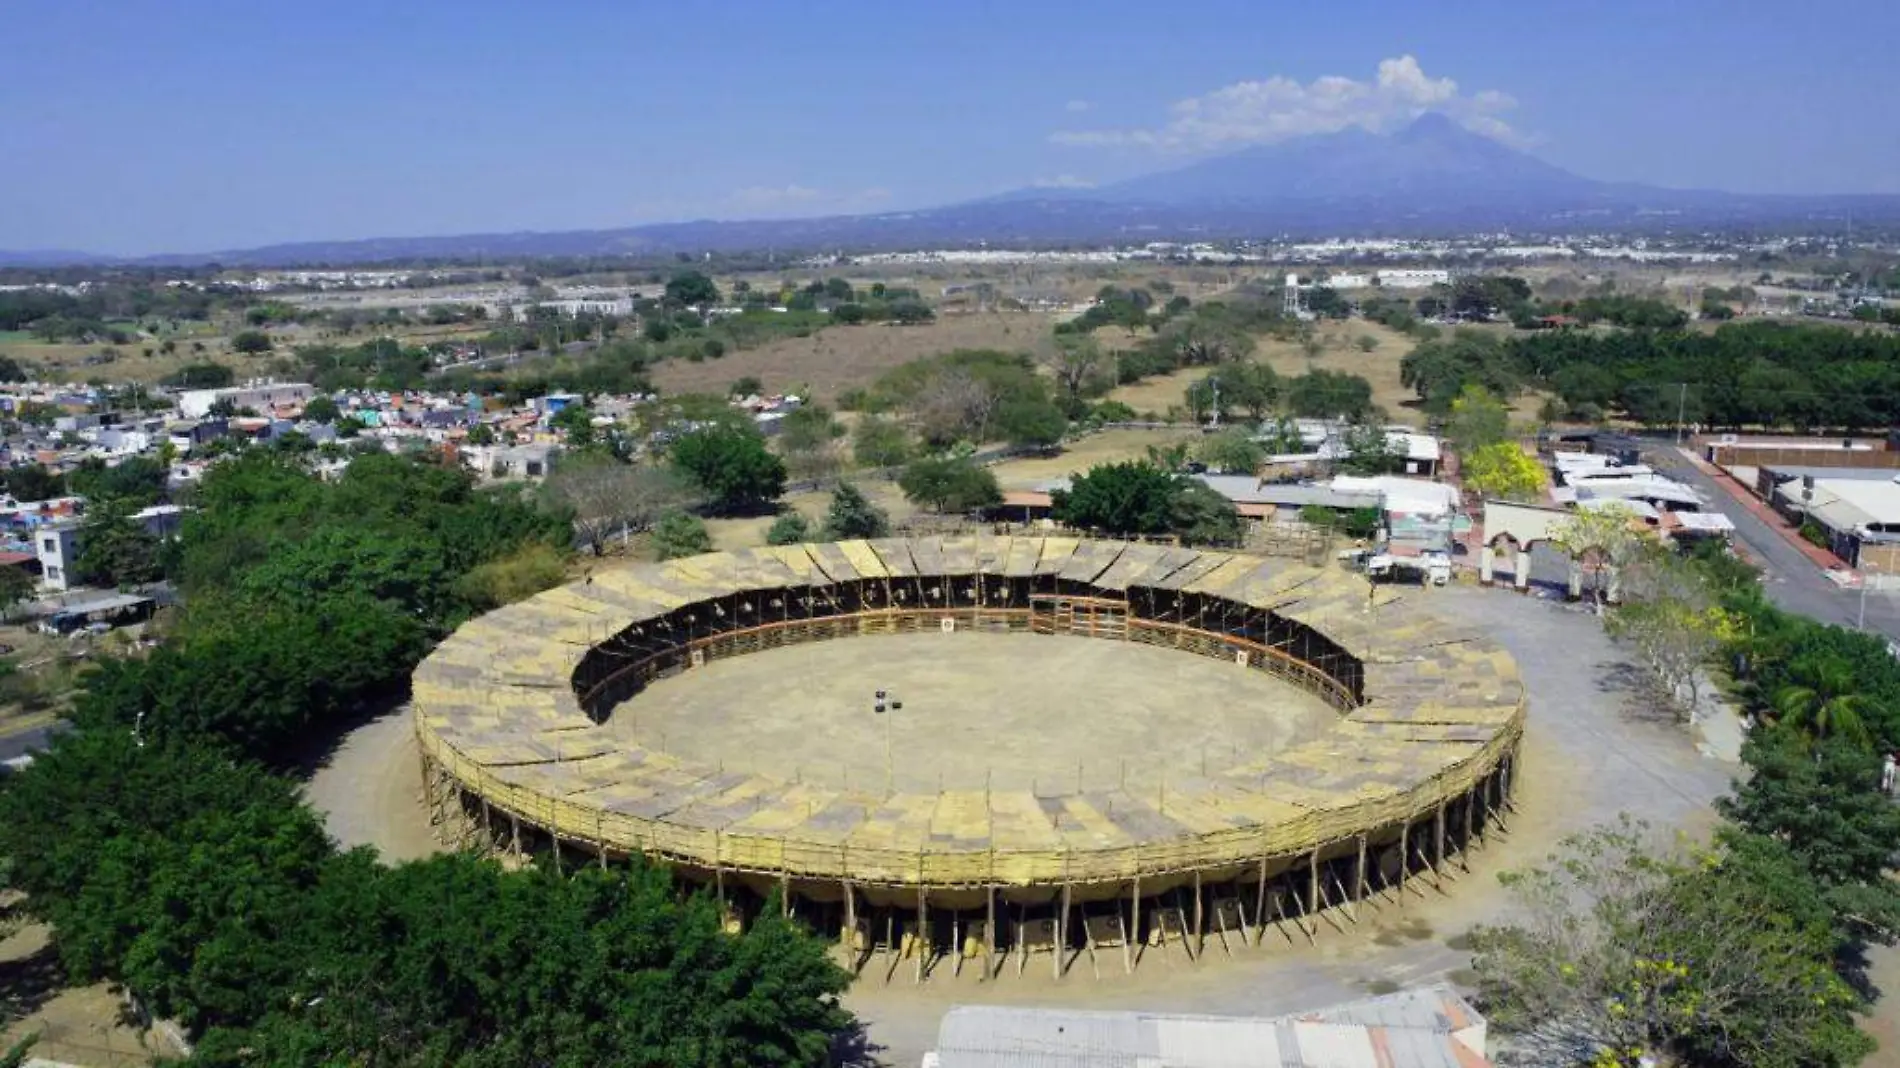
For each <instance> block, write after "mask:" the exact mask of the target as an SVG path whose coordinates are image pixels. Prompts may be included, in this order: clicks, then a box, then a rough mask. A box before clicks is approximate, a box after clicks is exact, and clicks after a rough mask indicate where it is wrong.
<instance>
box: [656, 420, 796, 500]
mask: <svg viewBox="0 0 1900 1068" xmlns="http://www.w3.org/2000/svg"><path fill="white" fill-rule="evenodd" d="M670 452H671V456H672V462H673V466H674V467H675V468H676V469H677V470H679V471H680V472H681V473H682V474H683V475H685V476H686V477H687V478H688V479H690V480H691V481H692V482H693V484H695V485H696V486H698V487H699V488H700V489H701V490H702V491H704V493H705V494H706V496H707V497H708V498H709V501H710V506H711V507H712V508H713V509H714V510H715V511H717V512H720V513H722V514H733V513H755V512H759V511H762V510H764V509H765V508H766V507H767V506H768V505H770V503H771V502H772V501H775V500H777V499H778V497H779V495H780V494H782V493H784V492H785V464H784V462H783V461H781V460H780V459H779V458H778V457H776V456H774V455H772V453H771V452H770V451H768V450H767V449H766V447H765V439H764V438H762V437H760V436H759V434H758V432H757V431H755V430H753V429H751V428H750V427H737V426H715V427H708V428H705V429H702V430H696V431H694V432H692V433H691V434H687V435H686V436H685V437H682V438H680V439H679V440H678V441H676V442H674V443H673V446H672V449H671V450H670Z"/></svg>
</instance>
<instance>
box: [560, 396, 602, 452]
mask: <svg viewBox="0 0 1900 1068" xmlns="http://www.w3.org/2000/svg"><path fill="white" fill-rule="evenodd" d="M548 426H549V427H550V428H552V429H555V430H559V431H561V433H562V434H563V435H564V436H565V437H566V439H567V446H568V448H570V449H586V448H590V447H592V446H593V445H594V444H595V443H596V442H597V441H598V440H599V438H598V436H597V433H596V431H595V430H594V412H593V409H591V408H589V407H587V406H586V405H584V404H569V405H568V406H566V407H565V408H562V409H561V410H560V411H558V412H555V413H554V414H553V415H551V416H549V417H548Z"/></svg>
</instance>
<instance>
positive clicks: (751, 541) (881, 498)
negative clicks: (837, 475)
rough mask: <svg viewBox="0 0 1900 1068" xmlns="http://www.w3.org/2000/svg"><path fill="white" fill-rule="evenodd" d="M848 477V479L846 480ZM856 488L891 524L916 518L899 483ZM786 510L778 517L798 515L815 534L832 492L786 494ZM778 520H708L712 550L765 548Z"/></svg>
mask: <svg viewBox="0 0 1900 1068" xmlns="http://www.w3.org/2000/svg"><path fill="white" fill-rule="evenodd" d="M847 477H848V476H847ZM850 481H851V482H852V484H853V485H855V486H857V487H858V489H859V490H861V491H863V493H864V496H865V498H866V499H867V500H869V501H870V502H871V503H872V504H874V505H876V506H877V507H879V508H882V509H883V510H884V514H885V515H887V516H889V517H890V520H891V522H892V523H901V522H903V521H904V520H906V519H908V518H910V517H911V516H913V515H916V514H917V509H916V508H914V507H912V505H911V503H910V502H909V501H907V500H905V499H904V491H903V490H900V489H898V488H897V483H895V482H889V481H886V480H885V479H882V478H861V477H860V478H851V479H850ZM779 500H780V503H781V504H782V505H783V506H784V508H783V510H782V511H781V512H780V513H779V514H780V515H783V514H784V513H785V512H786V511H791V512H797V513H798V514H799V515H802V516H804V517H805V519H806V521H807V522H809V523H810V524H811V525H812V529H814V530H816V529H817V528H818V527H819V526H820V525H822V524H823V523H824V521H825V513H826V512H827V511H829V510H830V508H831V491H830V490H829V489H823V490H807V491H804V492H800V493H787V494H786V495H785V496H784V497H782V498H780V499H779ZM777 519H778V516H776V515H765V516H742V517H739V518H736V519H708V520H707V521H706V531H707V533H709V534H711V535H712V540H713V548H714V549H717V550H720V551H722V552H723V551H730V550H733V549H749V548H752V547H754V546H759V545H764V544H765V533H766V531H768V530H770V529H772V524H773V523H774V522H776V521H777Z"/></svg>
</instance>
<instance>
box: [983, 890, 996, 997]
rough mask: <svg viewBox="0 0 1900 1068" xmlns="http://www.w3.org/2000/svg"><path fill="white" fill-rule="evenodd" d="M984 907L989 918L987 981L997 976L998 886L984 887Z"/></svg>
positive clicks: (985, 951) (985, 953)
mask: <svg viewBox="0 0 1900 1068" xmlns="http://www.w3.org/2000/svg"><path fill="white" fill-rule="evenodd" d="M983 908H984V910H985V912H986V914H987V917H988V918H987V919H986V920H985V921H984V923H983V978H984V979H985V980H986V981H987V980H990V979H994V978H996V968H995V959H994V958H995V957H996V887H995V885H993V884H992V885H989V886H985V887H984V888H983Z"/></svg>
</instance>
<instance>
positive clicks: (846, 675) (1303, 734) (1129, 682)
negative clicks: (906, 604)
mask: <svg viewBox="0 0 1900 1068" xmlns="http://www.w3.org/2000/svg"><path fill="white" fill-rule="evenodd" d="M879 690H883V691H885V692H886V693H887V694H888V695H889V697H890V699H891V700H894V701H900V702H902V705H903V707H902V708H901V709H896V710H887V711H885V712H884V713H883V714H881V715H880V714H878V713H877V712H875V711H874V710H873V708H872V704H873V702H874V694H875V693H876V692H877V691H879ZM1332 719H1333V712H1332V710H1331V709H1330V708H1329V707H1328V706H1327V705H1326V704H1325V703H1324V702H1322V701H1320V700H1319V699H1318V698H1317V697H1315V696H1313V695H1311V694H1309V693H1307V692H1306V691H1304V690H1301V689H1299V688H1298V687H1296V686H1293V685H1292V684H1290V683H1286V682H1282V681H1280V680H1279V679H1276V678H1274V677H1273V676H1271V675H1268V674H1266V673H1265V672H1261V671H1252V670H1248V669H1245V668H1241V667H1238V666H1235V665H1233V664H1228V663H1224V662H1221V661H1215V660H1210V659H1207V658H1205V657H1197V656H1193V655H1191V654H1185V653H1181V652H1178V651H1175V650H1169V649H1160V648H1155V647H1153V646H1147V645H1140V644H1133V643H1123V642H1109V641H1102V640H1100V639H1091V638H1078V637H1068V636H1063V637H1053V636H1046V635H1045V636H1036V635H1004V634H961V633H959V634H935V633H932V634H901V635H886V636H878V637H867V638H862V639H859V640H856V641H838V642H816V643H811V644H805V645H797V646H789V647H785V648H780V649H771V650H767V651H765V652H761V653H756V654H753V655H751V656H742V657H736V658H733V659H729V660H719V661H715V662H713V663H711V664H708V665H707V666H706V667H705V668H703V669H701V670H698V671H690V672H687V673H685V674H683V675H680V676H677V677H675V678H670V679H664V680H662V681H659V682H656V683H654V684H653V685H652V686H651V687H649V688H648V689H647V690H646V691H645V692H643V693H641V694H639V695H638V696H636V697H634V698H633V699H632V700H631V701H628V702H627V703H626V704H623V705H621V706H620V707H619V708H617V709H615V710H614V714H613V718H612V720H610V721H609V722H610V724H611V725H612V726H613V727H614V729H615V730H616V731H617V732H619V733H620V735H621V736H622V737H624V738H626V739H627V741H628V744H630V745H640V746H643V747H649V748H656V749H659V750H660V751H662V752H666V753H674V754H678V755H681V756H685V757H689V758H691V759H693V760H697V761H702V762H704V763H707V764H716V765H718V766H719V767H722V768H724V769H725V770H727V771H755V772H760V773H763V774H766V775H772V776H776V777H780V778H784V779H795V780H797V781H800V782H807V783H816V784H820V785H823V786H826V787H830V788H834V789H851V788H856V789H860V790H862V789H867V788H869V789H879V788H883V787H884V786H885V785H887V784H888V786H889V787H890V788H891V789H894V790H897V791H899V792H910V793H930V792H934V791H939V790H981V789H984V788H985V787H986V786H990V787H994V788H996V789H999V790H1031V791H1034V792H1037V793H1044V794H1048V793H1057V792H1062V791H1067V790H1072V789H1078V790H1079V789H1115V788H1121V787H1124V786H1125V787H1126V788H1128V789H1131V790H1137V791H1142V792H1146V791H1149V790H1153V789H1165V786H1166V783H1168V782H1169V781H1173V782H1176V783H1179V782H1183V781H1185V780H1187V779H1188V778H1190V777H1193V776H1198V775H1205V774H1207V773H1208V770H1209V769H1210V768H1212V769H1216V770H1218V769H1220V768H1225V767H1230V766H1232V765H1234V764H1235V763H1237V762H1238V761H1240V760H1241V759H1242V758H1243V755H1246V756H1248V757H1255V756H1258V755H1260V754H1262V753H1272V752H1278V751H1279V750H1281V749H1284V748H1286V747H1288V746H1290V745H1293V744H1296V743H1297V742H1301V741H1306V740H1310V739H1312V738H1314V737H1316V736H1317V735H1318V734H1319V733H1320V732H1321V731H1322V730H1324V729H1326V727H1328V726H1329V725H1330V724H1331V722H1332ZM887 760H888V761H889V762H890V765H889V767H888V768H887V767H886V761H887Z"/></svg>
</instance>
